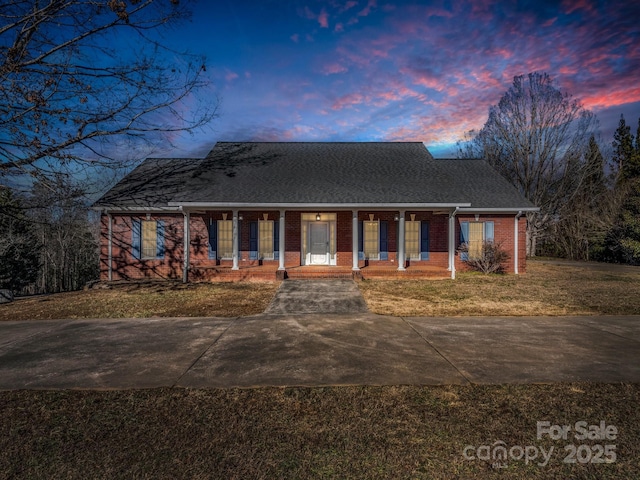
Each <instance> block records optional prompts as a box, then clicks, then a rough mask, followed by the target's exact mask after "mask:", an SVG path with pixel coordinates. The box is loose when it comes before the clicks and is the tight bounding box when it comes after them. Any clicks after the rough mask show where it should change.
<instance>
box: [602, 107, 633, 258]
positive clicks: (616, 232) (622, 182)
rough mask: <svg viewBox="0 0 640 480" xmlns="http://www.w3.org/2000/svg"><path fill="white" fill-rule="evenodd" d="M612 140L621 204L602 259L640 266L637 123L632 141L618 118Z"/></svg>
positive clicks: (621, 118) (626, 127)
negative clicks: (618, 121)
mask: <svg viewBox="0 0 640 480" xmlns="http://www.w3.org/2000/svg"><path fill="white" fill-rule="evenodd" d="M613 139H614V140H613V151H614V155H613V160H614V164H615V166H616V167H618V175H617V181H616V191H617V193H618V195H620V198H622V199H623V200H622V202H621V208H620V214H619V216H618V221H617V222H616V225H615V226H614V228H613V229H612V230H611V231H610V232H609V235H608V236H607V241H606V250H605V259H607V260H609V261H614V262H621V263H630V264H632V265H640V119H638V130H637V134H636V136H635V137H634V136H633V135H632V134H631V128H630V127H629V126H627V125H626V123H625V121H624V117H623V116H621V117H620V124H619V125H618V129H617V130H616V132H615V134H614V136H613Z"/></svg>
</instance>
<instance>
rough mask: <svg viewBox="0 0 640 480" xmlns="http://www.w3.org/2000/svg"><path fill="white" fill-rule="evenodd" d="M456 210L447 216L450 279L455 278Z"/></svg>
mask: <svg viewBox="0 0 640 480" xmlns="http://www.w3.org/2000/svg"><path fill="white" fill-rule="evenodd" d="M457 211H458V209H457V208H456V209H455V210H454V211H453V212H451V214H450V215H449V271H451V278H452V279H455V278H456V256H455V250H456V212H457Z"/></svg>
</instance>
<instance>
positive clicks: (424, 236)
mask: <svg viewBox="0 0 640 480" xmlns="http://www.w3.org/2000/svg"><path fill="white" fill-rule="evenodd" d="M420 260H429V222H422V223H421V224H420Z"/></svg>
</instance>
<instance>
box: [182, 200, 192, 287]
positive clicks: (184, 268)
mask: <svg viewBox="0 0 640 480" xmlns="http://www.w3.org/2000/svg"><path fill="white" fill-rule="evenodd" d="M182 214H183V215H184V230H183V235H182V236H183V237H184V247H183V248H184V251H183V254H182V256H183V259H184V265H183V266H182V283H187V282H188V281H189V254H190V252H189V250H190V248H189V247H190V245H191V238H190V233H191V232H190V231H189V230H190V229H189V224H190V223H191V222H190V215H189V212H182Z"/></svg>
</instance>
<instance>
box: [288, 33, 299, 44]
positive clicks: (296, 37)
mask: <svg viewBox="0 0 640 480" xmlns="http://www.w3.org/2000/svg"><path fill="white" fill-rule="evenodd" d="M289 38H290V39H291V41H292V42H293V43H298V42H299V41H300V35H298V34H297V33H294V34H293V35H291V36H290V37H289Z"/></svg>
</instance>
